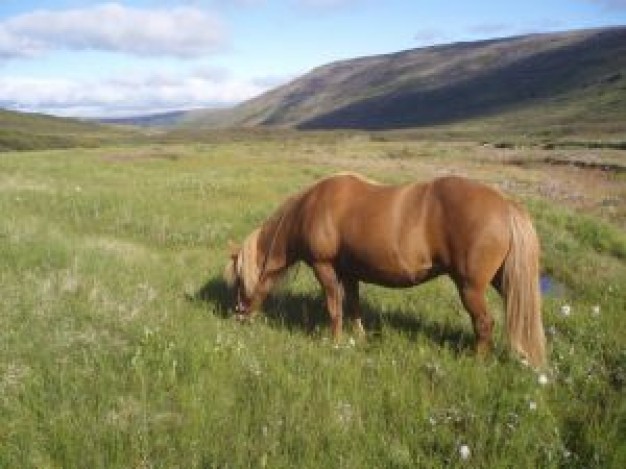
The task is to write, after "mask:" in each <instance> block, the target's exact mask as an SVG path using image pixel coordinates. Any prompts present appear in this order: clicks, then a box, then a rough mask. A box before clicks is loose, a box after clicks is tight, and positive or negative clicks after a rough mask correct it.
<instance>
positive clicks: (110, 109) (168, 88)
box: [0, 69, 268, 117]
mask: <svg viewBox="0 0 626 469" xmlns="http://www.w3.org/2000/svg"><path fill="white" fill-rule="evenodd" d="M267 89H268V86H266V85H264V84H263V83H262V82H258V81H256V80H242V79H238V78H236V77H233V76H231V75H230V74H229V73H228V72H227V71H225V70H220V69H208V70H206V69H205V70H196V71H194V72H191V73H189V74H186V75H179V74H175V73H171V72H152V73H145V74H142V73H139V74H133V73H127V74H125V75H124V76H121V77H115V78H104V79H100V80H71V79H61V78H24V77H2V76H0V105H1V106H4V107H7V108H10V109H15V110H22V111H31V112H44V113H49V114H55V115H62V116H81V117H118V116H129V115H138V114H148V113H155V112H164V111H171V110H179V109H192V108H202V107H223V106H230V105H233V104H236V103H238V102H241V101H243V100H246V99H248V98H251V97H253V96H256V95H258V94H260V93H262V92H264V91H266V90H267Z"/></svg>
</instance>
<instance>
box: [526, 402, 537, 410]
mask: <svg viewBox="0 0 626 469" xmlns="http://www.w3.org/2000/svg"><path fill="white" fill-rule="evenodd" d="M528 408H529V409H530V410H532V411H533V412H534V411H535V410H537V403H536V402H535V401H530V402H529V403H528Z"/></svg>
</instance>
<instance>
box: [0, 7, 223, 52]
mask: <svg viewBox="0 0 626 469" xmlns="http://www.w3.org/2000/svg"><path fill="white" fill-rule="evenodd" d="M225 42H226V31H225V28H224V26H223V25H222V23H221V22H220V20H219V19H218V18H217V17H216V16H215V15H212V14H209V13H208V12H206V11H204V10H202V9H199V8H197V7H173V8H167V9H166V8H162V9H140V8H132V7H127V6H124V5H122V4H119V3H104V4H99V5H95V6H92V7H88V8H83V9H72V10H64V11H51V10H37V11H34V12H32V13H26V14H23V15H19V16H14V17H12V18H9V19H7V20H5V21H3V22H0V58H2V57H4V58H10V57H29V56H36V55H39V54H42V53H44V52H47V51H51V50H58V49H65V50H99V51H110V52H120V53H126V54H132V55H137V56H165V55H167V56H176V57H199V56H203V55H206V54H209V53H213V52H215V51H216V50H219V49H220V48H222V47H223V46H224V45H225Z"/></svg>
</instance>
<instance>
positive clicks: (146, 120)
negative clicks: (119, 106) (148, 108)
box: [96, 111, 193, 127]
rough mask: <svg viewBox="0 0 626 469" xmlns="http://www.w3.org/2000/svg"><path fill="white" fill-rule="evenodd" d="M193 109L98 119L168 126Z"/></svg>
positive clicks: (107, 121) (140, 125) (131, 123)
mask: <svg viewBox="0 0 626 469" xmlns="http://www.w3.org/2000/svg"><path fill="white" fill-rule="evenodd" d="M192 112H193V111H171V112H161V113H156V114H147V115H143V116H132V117H118V118H104V119H96V121H97V122H100V123H102V124H117V125H135V126H138V127H167V126H170V125H173V124H177V123H179V122H180V121H181V120H182V119H184V118H185V116H187V115H191V113H192Z"/></svg>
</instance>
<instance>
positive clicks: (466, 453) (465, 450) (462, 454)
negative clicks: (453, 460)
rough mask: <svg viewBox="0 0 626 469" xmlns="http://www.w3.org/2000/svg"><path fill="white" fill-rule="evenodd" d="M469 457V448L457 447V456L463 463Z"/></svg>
mask: <svg viewBox="0 0 626 469" xmlns="http://www.w3.org/2000/svg"><path fill="white" fill-rule="evenodd" d="M471 455H472V452H471V451H470V449H469V446H467V445H461V446H459V456H460V457H461V459H462V460H463V461H467V460H468V459H469V458H470V456H471Z"/></svg>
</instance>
